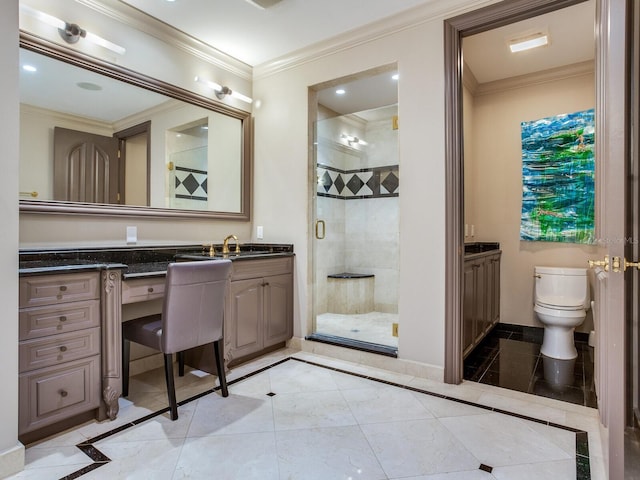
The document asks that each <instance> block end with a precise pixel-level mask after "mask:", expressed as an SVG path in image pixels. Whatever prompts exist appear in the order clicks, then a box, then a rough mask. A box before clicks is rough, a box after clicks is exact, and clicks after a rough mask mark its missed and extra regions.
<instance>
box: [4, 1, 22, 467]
mask: <svg viewBox="0 0 640 480" xmlns="http://www.w3.org/2000/svg"><path fill="white" fill-rule="evenodd" d="M17 38H18V1H17V0H13V1H8V2H3V4H2V15H0V58H1V59H2V66H3V67H2V68H3V73H2V75H0V99H1V101H0V104H1V105H2V107H1V109H2V115H0V144H1V145H2V178H3V181H4V185H3V188H1V189H0V208H1V210H2V228H1V229H0V245H2V249H1V250H0V271H1V272H2V288H0V305H2V315H1V316H0V329H1V331H2V335H0V352H2V368H0V385H2V408H0V478H4V477H6V476H9V475H11V474H12V473H16V472H19V471H20V470H22V468H23V467H24V447H23V446H22V445H21V444H20V443H19V442H18V256H17V255H16V252H17V250H18V209H17V202H16V199H17V198H18V128H19V123H18V117H19V105H18V102H19V94H18V92H19V89H18V45H17V41H16V39H17Z"/></svg>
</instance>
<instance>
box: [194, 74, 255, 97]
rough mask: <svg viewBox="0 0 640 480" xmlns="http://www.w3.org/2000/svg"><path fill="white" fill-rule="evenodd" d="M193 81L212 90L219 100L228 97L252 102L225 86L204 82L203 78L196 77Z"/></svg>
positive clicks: (208, 81) (209, 81)
mask: <svg viewBox="0 0 640 480" xmlns="http://www.w3.org/2000/svg"><path fill="white" fill-rule="evenodd" d="M194 80H195V81H196V82H198V83H201V84H202V85H206V86H207V87H209V88H210V89H211V90H213V92H214V93H215V94H216V97H218V98H219V99H220V100H222V99H223V98H224V97H226V96H227V95H229V96H230V97H233V98H237V99H238V100H242V101H243V102H246V103H252V102H253V99H252V98H251V97H247V96H246V95H243V94H242V93H239V92H235V91H233V90H231V89H230V88H229V87H227V86H226V85H220V84H219V83H216V82H212V81H211V80H205V79H204V78H202V77H198V76H196V77H195V78H194Z"/></svg>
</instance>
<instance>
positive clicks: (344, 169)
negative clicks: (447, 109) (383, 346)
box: [315, 115, 399, 314]
mask: <svg viewBox="0 0 640 480" xmlns="http://www.w3.org/2000/svg"><path fill="white" fill-rule="evenodd" d="M391 125H392V121H391V115H389V117H387V118H385V119H383V120H377V121H370V122H364V121H362V120H354V119H353V118H351V117H350V118H345V117H337V118H332V119H328V120H323V121H321V122H319V123H318V138H319V146H318V150H317V151H318V156H317V163H318V169H317V173H318V186H317V188H318V197H317V218H318V219H321V220H324V222H325V225H326V236H325V239H324V240H321V241H317V243H316V245H317V247H316V248H317V249H316V256H315V258H316V267H315V271H316V279H315V280H316V282H315V283H316V293H317V295H316V313H318V314H321V313H325V312H327V311H328V309H327V308H328V307H327V298H326V293H327V275H329V274H335V273H342V272H351V273H373V274H374V275H375V294H374V295H375V299H374V302H375V309H376V311H379V312H386V313H397V304H398V298H397V285H398V269H399V251H398V246H399V238H398V237H399V222H398V194H399V182H398V177H399V173H398V148H397V130H393V129H392V128H391ZM343 133H346V134H348V135H352V136H357V137H358V138H362V139H364V140H365V141H366V142H367V144H366V145H352V146H349V145H348V144H347V142H346V141H345V140H344V139H341V134H343ZM327 179H329V180H327ZM372 179H373V180H372ZM375 179H378V181H376V180H375ZM350 180H351V182H352V183H351V184H350V185H347V184H349V181H350ZM327 181H328V182H329V183H326V184H325V183H324V182H327ZM333 182H337V185H334V184H333ZM360 184H361V185H362V186H361V188H360V189H358V188H357V186H358V185H360ZM325 187H328V188H325ZM350 187H351V188H350ZM354 189H355V190H356V192H354V191H353V190H354ZM325 195H326V196H325Z"/></svg>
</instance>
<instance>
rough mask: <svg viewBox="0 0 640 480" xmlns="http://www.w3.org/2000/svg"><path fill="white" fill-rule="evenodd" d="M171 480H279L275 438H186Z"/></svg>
mask: <svg viewBox="0 0 640 480" xmlns="http://www.w3.org/2000/svg"><path fill="white" fill-rule="evenodd" d="M172 478H173V479H175V480H179V479H194V478H202V479H205V478H219V479H225V480H234V479H237V480H278V478H279V474H278V457H277V451H276V440H275V434H274V433H273V432H270V433H244V434H238V435H215V436H209V437H194V438H188V439H186V440H185V442H184V445H183V447H182V451H181V453H180V458H179V460H178V463H177V465H176V469H175V473H174V475H173V477H172Z"/></svg>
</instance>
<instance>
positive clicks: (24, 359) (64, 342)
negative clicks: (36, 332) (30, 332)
mask: <svg viewBox="0 0 640 480" xmlns="http://www.w3.org/2000/svg"><path fill="white" fill-rule="evenodd" d="M99 353H100V328H99V327H95V328H88V329H85V330H78V331H77V332H69V333H62V334H60V335H52V336H50V337H46V338H38V339H35V340H27V341H25V342H21V343H20V346H19V360H20V364H19V365H20V373H24V372H28V371H31V370H35V369H36V368H43V367H49V366H51V365H56V364H59V363H62V362H68V361H71V360H77V359H80V358H85V357H90V356H92V355H97V354H99Z"/></svg>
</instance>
